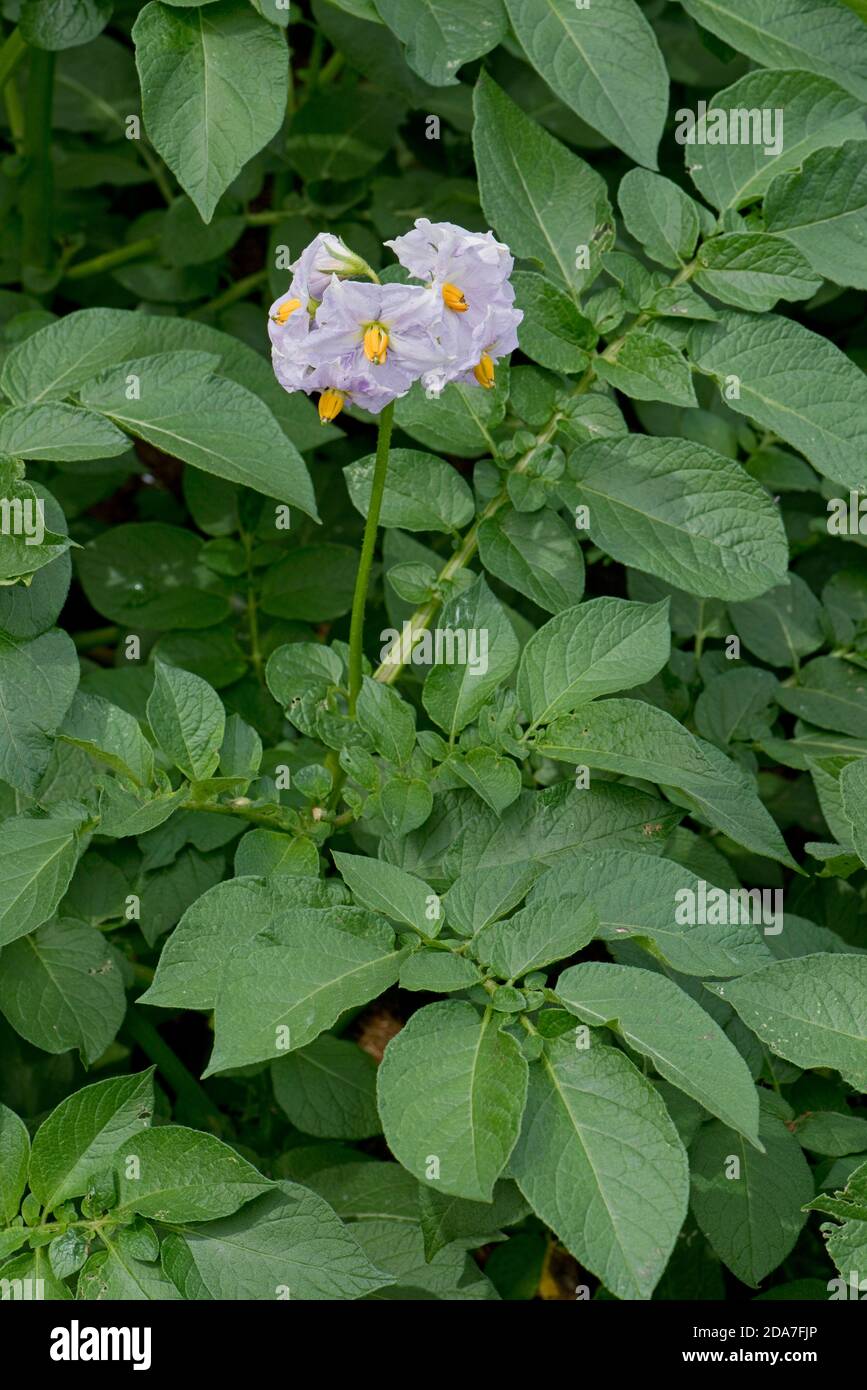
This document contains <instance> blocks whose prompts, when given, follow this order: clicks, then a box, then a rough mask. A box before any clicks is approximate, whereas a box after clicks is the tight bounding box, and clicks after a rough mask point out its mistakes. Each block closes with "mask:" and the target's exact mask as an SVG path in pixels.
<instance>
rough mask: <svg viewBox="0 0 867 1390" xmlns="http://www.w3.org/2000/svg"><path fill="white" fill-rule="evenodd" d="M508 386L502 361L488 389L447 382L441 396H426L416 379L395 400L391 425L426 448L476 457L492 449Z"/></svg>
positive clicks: (503, 412) (504, 406)
mask: <svg viewBox="0 0 867 1390" xmlns="http://www.w3.org/2000/svg"><path fill="white" fill-rule="evenodd" d="M508 388H509V370H508V367H507V366H506V364H505V363H503V362H500V363H499V364H498V366H497V374H496V380H495V383H494V385H493V387H492V388H491V389H490V390H488V391H480V390H479V389H478V387H477V386H476V384H475V382H474V383H473V385H472V386H468V385H465V384H464V383H462V382H451V383H450V384H449V385H448V386H447V387H446V388H445V390H444V391H443V392H442V394H441V395H439V396H432V397H430V398H428V396H427V395H426V393H425V390H424V387H423V386H422V384H421V382H420V381H417V382H415V384H414V385H413V386H412V388H411V389H410V390H409V391H408V392H407V394H406V395H405V396H401V397H400V398H399V399H398V400H397V401H396V402H395V411H394V419H395V424H397V425H399V426H400V428H401V429H402V430H403V431H404V432H405V433H406V434H408V435H411V437H412V438H413V439H417V440H418V442H419V443H420V444H424V445H425V446H426V447H427V448H428V449H438V450H440V451H441V452H442V453H444V454H453V455H456V456H457V457H458V458H476V457H477V456H478V455H479V454H487V453H490V452H492V451H493V447H494V446H493V439H492V435H491V430H493V429H496V427H497V425H499V424H500V423H501V422H502V419H503V416H504V415H505V413H506V398H507V396H508V393H509V392H508ZM389 471H390V469H389Z"/></svg>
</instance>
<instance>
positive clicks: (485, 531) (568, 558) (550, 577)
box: [479, 507, 584, 613]
mask: <svg viewBox="0 0 867 1390" xmlns="http://www.w3.org/2000/svg"><path fill="white" fill-rule="evenodd" d="M479 555H480V557H481V561H482V564H483V565H484V567H485V569H486V570H487V571H488V573H489V574H492V575H493V576H494V577H495V579H502V580H503V581H504V583H506V584H509V585H510V586H511V588H513V589H516V590H517V592H518V593H519V594H523V595H524V597H525V598H529V599H532V600H533V602H534V603H538V605H539V607H540V608H544V609H545V610H546V611H547V612H549V613H559V612H560V610H561V609H563V608H569V607H571V605H572V604H575V603H577V602H578V601H579V599H580V598H581V595H582V594H583V592H584V557H583V555H582V553H581V547H580V545H579V544H578V542H577V539H576V535H575V532H574V530H570V528H569V527H568V526H567V525H566V523H565V522H564V521H563V520H562V519H561V517H559V516H558V515H557V513H556V512H553V511H551V510H549V508H547V507H543V508H542V510H541V511H538V512H516V511H514V510H512V509H511V508H508V509H507V508H503V509H501V510H500V511H499V512H497V514H496V516H493V517H490V518H489V519H488V520H487V521H483V522H482V524H481V526H480V527H479Z"/></svg>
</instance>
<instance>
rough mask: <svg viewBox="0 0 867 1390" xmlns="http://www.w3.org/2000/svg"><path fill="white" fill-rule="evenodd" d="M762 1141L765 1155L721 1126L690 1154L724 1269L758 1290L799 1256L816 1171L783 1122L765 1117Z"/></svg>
mask: <svg viewBox="0 0 867 1390" xmlns="http://www.w3.org/2000/svg"><path fill="white" fill-rule="evenodd" d="M759 1137H760V1139H761V1141H762V1144H763V1145H764V1147H765V1152H764V1153H758V1152H757V1151H756V1150H755V1149H754V1148H750V1147H748V1146H747V1144H746V1143H745V1142H744V1140H743V1139H742V1138H741V1136H740V1135H739V1134H735V1133H734V1132H733V1131H732V1130H731V1129H729V1128H728V1127H727V1126H726V1125H724V1124H720V1122H719V1120H714V1121H713V1123H712V1124H709V1125H705V1126H704V1127H703V1128H702V1129H701V1130H700V1131H699V1134H698V1138H697V1139H696V1140H695V1143H694V1144H693V1145H692V1149H691V1151H690V1161H691V1168H692V1198H691V1200H692V1209H693V1211H694V1212H695V1217H696V1220H697V1221H698V1224H699V1226H700V1227H701V1229H702V1231H703V1232H704V1234H705V1235H706V1236H707V1239H708V1240H709V1241H710V1243H711V1245H712V1246H713V1248H714V1250H715V1251H716V1253H717V1255H718V1256H719V1258H720V1259H721V1260H722V1261H723V1263H724V1264H726V1265H728V1267H729V1269H730V1270H731V1271H732V1272H733V1273H734V1274H735V1275H737V1277H738V1279H742V1280H743V1282H744V1283H745V1284H750V1285H752V1287H754V1288H755V1287H756V1285H758V1284H759V1283H760V1281H761V1280H762V1279H764V1277H765V1275H766V1274H770V1272H771V1270H772V1269H776V1267H777V1265H778V1264H780V1262H781V1261H782V1260H784V1259H785V1258H786V1256H787V1255H788V1253H789V1251H790V1250H791V1249H792V1246H793V1245H794V1244H795V1241H796V1240H797V1238H798V1236H799V1234H800V1232H801V1227H802V1226H803V1225H804V1222H805V1221H806V1219H807V1218H806V1214H805V1213H804V1212H802V1211H801V1207H802V1206H803V1205H804V1203H805V1202H808V1201H809V1200H810V1198H811V1197H812V1195H813V1178H812V1175H811V1173H810V1169H809V1168H808V1167H807V1164H806V1162H805V1160H804V1156H803V1154H802V1153H801V1148H800V1145H799V1143H798V1141H797V1139H796V1138H795V1136H794V1135H793V1134H791V1133H790V1132H789V1130H788V1129H787V1128H786V1126H785V1125H784V1124H783V1122H782V1121H781V1120H779V1119H778V1118H777V1117H776V1116H775V1115H771V1114H768V1113H763V1114H762V1116H761V1123H760V1126H759ZM733 1159H734V1160H736V1161H737V1170H735V1165H734V1163H733V1162H732V1160H733Z"/></svg>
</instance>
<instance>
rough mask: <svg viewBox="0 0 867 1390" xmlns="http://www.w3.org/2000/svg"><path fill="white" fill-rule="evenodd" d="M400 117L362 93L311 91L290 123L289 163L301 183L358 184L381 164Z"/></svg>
mask: <svg viewBox="0 0 867 1390" xmlns="http://www.w3.org/2000/svg"><path fill="white" fill-rule="evenodd" d="M380 32H382V31H380ZM402 115H403V107H402V105H401V104H399V103H398V102H395V101H391V102H382V101H371V99H370V96H369V93H368V92H367V91H366V90H365V89H356V90H354V91H353V90H347V89H346V88H345V87H343V88H338V89H337V90H334V89H333V88H331V89H327V90H322V91H314V92H313V93H312V95H311V96H310V97H309V98H308V99H307V101H305V102H304V104H303V106H301V107H300V109H299V110H298V111H296V113H295V114H294V115H293V117H292V123H291V125H290V127H289V134H288V137H287V140H286V152H287V154H288V156H289V161H290V163H291V164H292V166H293V168H295V169H296V170H297V171H298V173H299V174H301V176H302V177H303V178H304V179H311V180H313V179H333V180H334V181H335V182H338V181H348V180H351V179H357V178H358V177H359V176H361V175H363V174H366V173H368V172H369V171H370V170H371V169H373V167H374V166H375V165H376V164H378V163H379V161H380V160H381V159H384V158H385V155H386V154H387V152H388V150H389V148H390V146H391V145H392V143H393V141H394V138H395V132H396V129H397V126H398V124H399V122H400V119H401V117H402Z"/></svg>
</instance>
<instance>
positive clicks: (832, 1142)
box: [796, 1110, 867, 1158]
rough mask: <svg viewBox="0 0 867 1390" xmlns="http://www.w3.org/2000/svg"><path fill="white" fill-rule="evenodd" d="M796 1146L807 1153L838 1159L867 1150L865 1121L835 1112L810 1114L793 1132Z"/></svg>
mask: <svg viewBox="0 0 867 1390" xmlns="http://www.w3.org/2000/svg"><path fill="white" fill-rule="evenodd" d="M796 1133H797V1136H798V1143H799V1144H800V1145H801V1148H802V1149H808V1150H809V1152H810V1153H816V1154H828V1155H830V1156H831V1157H833V1158H841V1157H843V1156H844V1155H847V1154H862V1153H864V1151H865V1150H867V1120H861V1119H859V1118H858V1117H857V1115H849V1114H846V1115H843V1114H838V1112H837V1111H836V1110H824V1111H823V1110H814V1111H812V1112H811V1113H810V1114H808V1115H807V1117H806V1119H804V1120H802V1121H801V1122H800V1123H799V1125H798V1128H797V1131H796Z"/></svg>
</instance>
